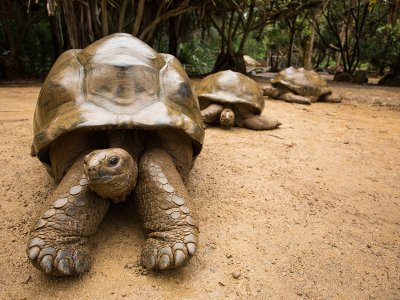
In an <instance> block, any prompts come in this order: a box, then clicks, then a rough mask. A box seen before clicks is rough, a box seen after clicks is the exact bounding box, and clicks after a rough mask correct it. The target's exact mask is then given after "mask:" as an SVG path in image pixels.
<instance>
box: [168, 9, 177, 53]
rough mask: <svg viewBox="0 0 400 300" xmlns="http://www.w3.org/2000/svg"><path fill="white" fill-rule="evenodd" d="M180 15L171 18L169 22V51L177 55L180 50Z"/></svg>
mask: <svg viewBox="0 0 400 300" xmlns="http://www.w3.org/2000/svg"><path fill="white" fill-rule="evenodd" d="M177 23H178V17H173V18H171V19H169V24H168V53H169V54H172V55H173V56H176V54H177V51H178V33H177V25H178V24H177Z"/></svg>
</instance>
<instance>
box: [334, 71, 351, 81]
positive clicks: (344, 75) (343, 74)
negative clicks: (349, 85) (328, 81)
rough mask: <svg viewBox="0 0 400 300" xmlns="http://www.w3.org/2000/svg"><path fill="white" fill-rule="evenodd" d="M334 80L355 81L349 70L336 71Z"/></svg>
mask: <svg viewBox="0 0 400 300" xmlns="http://www.w3.org/2000/svg"><path fill="white" fill-rule="evenodd" d="M333 80H335V81H339V82H352V81H353V75H351V74H350V73H347V72H340V73H336V74H335V76H334V77H333Z"/></svg>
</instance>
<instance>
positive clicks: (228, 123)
mask: <svg viewBox="0 0 400 300" xmlns="http://www.w3.org/2000/svg"><path fill="white" fill-rule="evenodd" d="M219 122H220V123H221V127H222V128H226V129H229V128H231V127H233V125H235V113H234V112H233V110H232V109H230V108H224V109H223V110H222V112H221V115H220V117H219Z"/></svg>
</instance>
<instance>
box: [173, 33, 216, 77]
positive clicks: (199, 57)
mask: <svg viewBox="0 0 400 300" xmlns="http://www.w3.org/2000/svg"><path fill="white" fill-rule="evenodd" d="M193 36H194V38H193V39H191V40H188V41H186V42H182V43H180V44H179V47H178V53H177V56H178V58H179V59H180V61H181V62H182V64H183V66H184V68H185V70H186V72H188V73H189V74H206V73H209V72H211V70H212V68H213V66H214V63H215V60H216V57H217V55H218V50H219V47H218V46H217V45H218V41H217V40H216V38H215V36H213V35H210V36H209V37H208V38H204V39H202V38H201V36H200V32H199V31H196V32H195V33H194V35H193Z"/></svg>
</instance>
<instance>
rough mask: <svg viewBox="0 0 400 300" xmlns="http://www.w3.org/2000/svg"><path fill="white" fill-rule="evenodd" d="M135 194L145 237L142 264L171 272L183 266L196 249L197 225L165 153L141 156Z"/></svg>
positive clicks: (151, 151) (170, 160)
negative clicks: (145, 233)
mask: <svg viewBox="0 0 400 300" xmlns="http://www.w3.org/2000/svg"><path fill="white" fill-rule="evenodd" d="M135 191H136V199H137V200H138V202H139V211H140V214H141V217H142V219H143V226H144V229H145V230H146V232H147V233H148V236H147V241H146V245H145V246H144V248H143V251H142V257H141V264H142V265H143V266H144V267H146V268H147V269H170V268H176V267H179V266H181V265H183V264H184V263H186V262H187V261H188V259H189V258H190V257H191V256H192V255H193V254H194V253H195V252H196V249H197V246H198V234H199V231H198V225H197V221H196V219H195V218H194V216H193V212H192V209H191V206H190V196H189V193H188V191H187V190H186V187H185V186H184V184H183V181H182V178H181V176H180V174H179V173H178V171H177V169H176V167H175V164H174V162H173V160H172V158H171V156H170V155H169V154H168V153H167V152H165V151H163V150H161V149H151V150H148V151H147V152H145V153H144V154H143V155H142V157H141V158H140V162H139V180H138V184H137V187H136V190H135Z"/></svg>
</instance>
